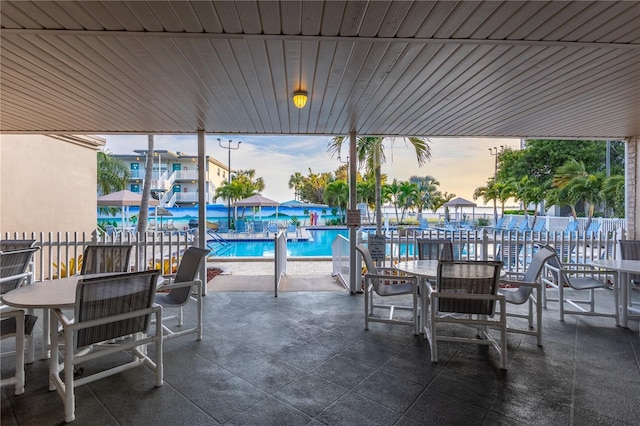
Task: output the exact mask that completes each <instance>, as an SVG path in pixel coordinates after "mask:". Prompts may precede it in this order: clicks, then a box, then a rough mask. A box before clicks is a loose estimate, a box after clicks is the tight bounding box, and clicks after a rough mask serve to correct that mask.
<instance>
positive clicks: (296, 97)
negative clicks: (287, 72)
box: [293, 90, 307, 108]
mask: <svg viewBox="0 0 640 426" xmlns="http://www.w3.org/2000/svg"><path fill="white" fill-rule="evenodd" d="M293 104H294V105H295V106H296V108H304V106H305V105H306V104H307V92H305V91H304V90H298V91H296V92H294V93H293Z"/></svg>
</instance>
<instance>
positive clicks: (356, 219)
mask: <svg viewBox="0 0 640 426" xmlns="http://www.w3.org/2000/svg"><path fill="white" fill-rule="evenodd" d="M347 226H348V227H354V228H359V227H360V210H357V209H351V210H347Z"/></svg>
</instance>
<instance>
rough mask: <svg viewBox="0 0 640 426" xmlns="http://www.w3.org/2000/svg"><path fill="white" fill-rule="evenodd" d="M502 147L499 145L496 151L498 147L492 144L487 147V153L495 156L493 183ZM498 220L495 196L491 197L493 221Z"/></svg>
mask: <svg viewBox="0 0 640 426" xmlns="http://www.w3.org/2000/svg"><path fill="white" fill-rule="evenodd" d="M503 149H504V145H500V151H498V147H497V146H494V147H493V148H489V153H490V154H491V155H493V156H494V157H495V163H494V164H495V165H494V168H493V184H494V185H495V184H496V182H497V180H498V154H499V153H500V152H502V150H503ZM497 222H498V205H497V202H496V199H495V197H494V198H493V223H494V224H495V223H497Z"/></svg>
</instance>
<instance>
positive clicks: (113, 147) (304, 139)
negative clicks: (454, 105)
mask: <svg viewBox="0 0 640 426" xmlns="http://www.w3.org/2000/svg"><path fill="white" fill-rule="evenodd" d="M102 137H104V138H105V139H106V140H107V144H106V149H107V150H109V151H110V152H112V153H114V154H130V153H132V152H133V151H134V150H136V149H146V148H147V136H146V135H103V136H102ZM218 138H220V139H221V140H223V141H225V142H226V141H228V140H229V139H231V140H233V141H234V142H237V141H239V140H241V141H242V144H241V145H240V148H239V149H238V150H232V151H231V167H232V168H233V169H242V170H247V169H254V170H255V171H256V176H258V177H262V178H263V179H264V181H265V184H266V188H265V190H264V191H263V195H264V196H265V197H268V198H272V199H274V200H279V201H286V200H290V199H292V198H293V190H291V189H289V186H288V183H289V178H290V177H291V175H292V174H294V173H295V172H300V173H302V174H303V175H307V174H308V172H309V169H311V170H312V171H313V172H315V173H321V172H332V171H334V170H336V169H337V168H338V167H339V166H340V163H339V162H338V160H337V158H331V156H330V155H329V154H328V153H327V145H328V143H329V141H330V140H331V137H328V136H254V135H242V136H238V135H232V136H229V135H207V137H206V152H207V155H210V156H213V157H215V158H217V159H218V160H219V161H221V162H222V163H224V164H226V163H227V160H228V155H229V152H228V150H227V149H225V148H221V147H220V146H219V144H218V140H217V139H218ZM430 141H431V142H430V144H429V145H430V147H431V154H432V158H431V161H428V162H427V163H426V164H425V165H424V166H423V167H418V165H417V161H416V157H415V151H413V148H412V147H410V146H409V147H407V146H405V144H404V142H402V141H401V140H396V141H395V142H393V143H391V142H386V143H385V154H386V159H387V162H386V163H385V164H384V165H383V166H382V172H383V173H385V174H387V175H388V176H389V180H392V179H393V178H396V179H398V180H407V179H409V177H410V176H413V175H417V176H427V175H431V176H433V177H435V178H436V179H438V180H439V181H440V190H441V191H443V192H448V193H454V194H456V195H457V196H460V197H463V198H467V199H469V200H471V199H473V192H474V191H475V189H476V188H477V187H479V186H483V185H484V184H485V183H486V181H487V179H488V178H490V177H491V176H493V172H494V165H495V157H493V156H491V155H490V153H489V151H488V150H489V148H492V147H495V146H497V147H500V146H501V145H505V146H509V147H512V148H516V149H517V148H519V146H520V139H497V138H430ZM225 142H223V145H226V143H225ZM154 143H155V148H156V149H167V150H171V151H182V152H185V153H188V154H190V155H196V154H197V152H198V139H197V136H196V135H157V136H155V138H154ZM346 151H347V147H346V146H345V147H344V148H343V153H342V155H343V158H344V159H346V156H347V152H346ZM478 201H479V204H480V203H481V202H482V200H478Z"/></svg>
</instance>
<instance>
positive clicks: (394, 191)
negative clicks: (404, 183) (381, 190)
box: [387, 178, 400, 223]
mask: <svg viewBox="0 0 640 426" xmlns="http://www.w3.org/2000/svg"><path fill="white" fill-rule="evenodd" d="M387 191H388V194H389V196H390V197H391V202H392V203H393V207H394V209H395V211H396V223H400V216H398V204H399V202H398V198H399V197H400V183H399V182H398V179H395V178H394V179H393V182H391V184H389V185H387Z"/></svg>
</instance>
